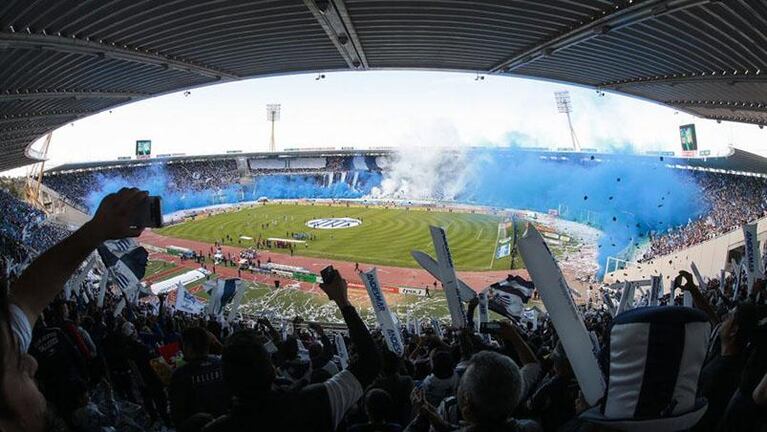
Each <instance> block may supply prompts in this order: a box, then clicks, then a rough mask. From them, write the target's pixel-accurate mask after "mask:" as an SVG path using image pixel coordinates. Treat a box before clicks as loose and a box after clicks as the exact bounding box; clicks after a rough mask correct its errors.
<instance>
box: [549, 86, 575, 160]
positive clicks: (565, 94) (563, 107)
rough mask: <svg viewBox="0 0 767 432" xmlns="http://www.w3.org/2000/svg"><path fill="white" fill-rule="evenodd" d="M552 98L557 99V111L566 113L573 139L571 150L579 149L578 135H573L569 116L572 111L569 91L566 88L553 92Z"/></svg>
mask: <svg viewBox="0 0 767 432" xmlns="http://www.w3.org/2000/svg"><path fill="white" fill-rule="evenodd" d="M554 99H555V100H556V101H557V111H559V113H560V114H567V124H568V125H569V126H570V138H571V139H572V140H573V150H575V151H581V144H580V143H579V142H578V137H577V136H576V135H575V129H574V128H573V120H572V119H571V118H570V113H571V112H573V104H572V101H571V100H570V92H569V91H567V90H565V91H558V92H554Z"/></svg>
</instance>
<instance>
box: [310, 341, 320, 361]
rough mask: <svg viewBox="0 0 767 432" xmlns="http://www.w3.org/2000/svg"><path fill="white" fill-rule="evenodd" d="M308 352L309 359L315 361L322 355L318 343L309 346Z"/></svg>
mask: <svg viewBox="0 0 767 432" xmlns="http://www.w3.org/2000/svg"><path fill="white" fill-rule="evenodd" d="M308 351H309V358H311V359H316V358H319V357H320V356H321V355H322V351H323V348H322V345H320V344H318V343H313V344H310V345H309V348H308Z"/></svg>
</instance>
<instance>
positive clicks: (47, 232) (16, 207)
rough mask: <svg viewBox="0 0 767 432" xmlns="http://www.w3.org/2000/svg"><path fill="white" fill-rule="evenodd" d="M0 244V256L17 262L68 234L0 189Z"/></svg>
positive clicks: (38, 211) (68, 232)
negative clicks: (1, 215) (10, 257)
mask: <svg viewBox="0 0 767 432" xmlns="http://www.w3.org/2000/svg"><path fill="white" fill-rule="evenodd" d="M0 208H2V209H3V218H2V221H0V242H1V243H2V246H1V250H0V252H2V254H3V256H13V257H15V258H16V259H17V260H22V261H23V260H24V259H26V257H27V256H29V254H35V255H36V254H38V253H40V252H42V251H44V250H46V249H48V248H49V247H51V246H53V245H54V244H56V243H57V242H59V241H61V240H62V239H63V238H65V237H66V236H68V235H69V234H70V231H69V230H68V229H66V228H64V227H61V226H59V225H56V224H55V223H52V222H50V221H48V220H46V217H45V213H43V212H42V211H41V210H38V209H36V208H34V207H32V206H30V205H29V204H26V203H24V202H23V201H21V200H19V199H18V198H16V197H15V196H13V195H12V194H10V193H9V192H6V191H4V190H2V189H0Z"/></svg>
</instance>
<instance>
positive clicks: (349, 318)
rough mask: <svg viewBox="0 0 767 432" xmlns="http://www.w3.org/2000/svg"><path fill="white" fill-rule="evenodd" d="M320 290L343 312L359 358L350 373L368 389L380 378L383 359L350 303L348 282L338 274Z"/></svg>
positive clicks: (322, 285)
mask: <svg viewBox="0 0 767 432" xmlns="http://www.w3.org/2000/svg"><path fill="white" fill-rule="evenodd" d="M320 288H322V290H323V291H325V294H327V295H328V298H330V300H333V301H334V302H335V303H336V304H337V305H338V308H339V309H340V310H341V314H342V315H343V317H344V322H346V327H347V328H348V329H349V338H351V340H352V344H354V347H355V350H356V351H357V357H356V358H354V359H352V360H351V363H350V365H349V371H350V372H351V373H353V374H354V376H355V377H357V380H359V382H360V384H362V387H363V388H364V387H367V386H368V384H370V383H372V382H373V380H374V379H375V378H376V376H378V372H379V370H380V369H381V358H380V356H379V354H378V349H377V348H376V345H375V342H374V341H373V337H372V336H371V335H370V332H369V331H368V328H367V326H366V325H365V323H364V322H362V319H361V318H360V316H359V314H357V310H356V309H355V308H354V306H352V304H351V303H350V302H349V295H348V289H349V288H348V287H347V285H346V280H344V279H343V278H342V277H341V275H340V274H338V273H336V277H335V279H334V280H333V282H332V283H330V284H324V283H322V284H320Z"/></svg>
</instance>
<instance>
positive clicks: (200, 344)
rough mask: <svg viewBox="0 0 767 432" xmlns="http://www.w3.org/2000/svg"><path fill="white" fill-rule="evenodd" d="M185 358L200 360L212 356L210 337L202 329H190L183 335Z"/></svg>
mask: <svg viewBox="0 0 767 432" xmlns="http://www.w3.org/2000/svg"><path fill="white" fill-rule="evenodd" d="M181 343H182V348H181V349H182V350H183V351H184V358H185V359H188V360H194V359H200V358H203V357H206V356H207V355H208V354H210V337H209V336H208V332H207V331H205V329H204V328H202V327H190V328H188V329H186V330H184V333H183V334H182V335H181Z"/></svg>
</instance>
